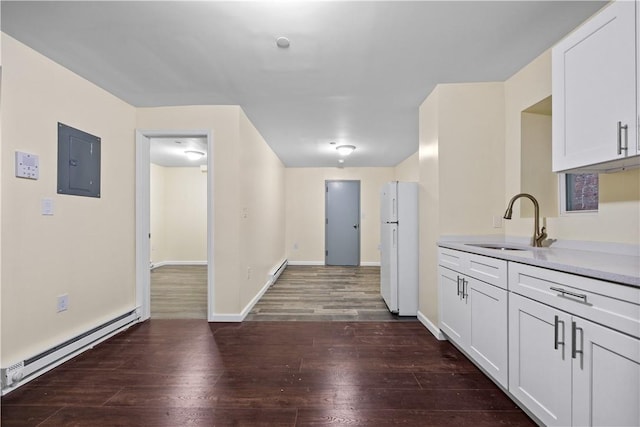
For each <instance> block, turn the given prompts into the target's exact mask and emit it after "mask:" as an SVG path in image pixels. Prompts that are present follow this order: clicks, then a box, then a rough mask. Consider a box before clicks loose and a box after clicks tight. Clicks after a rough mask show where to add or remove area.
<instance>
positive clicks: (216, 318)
mask: <svg viewBox="0 0 640 427" xmlns="http://www.w3.org/2000/svg"><path fill="white" fill-rule="evenodd" d="M271 284H272V280H271V279H269V280H267V283H265V284H264V286H263V287H262V288H261V289H260V290H259V291H258V293H257V294H256V295H255V296H254V297H253V298H252V299H251V301H249V303H248V304H247V305H246V306H245V307H244V309H243V310H242V311H241V312H240V314H214V315H213V316H212V317H211V318H209V322H242V321H243V320H244V318H245V317H247V315H248V314H249V312H251V309H253V306H254V305H256V304H257V302H258V301H260V298H262V295H264V293H265V292H267V290H268V289H269V286H271Z"/></svg>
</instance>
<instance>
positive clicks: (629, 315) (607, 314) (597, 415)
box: [438, 248, 640, 427]
mask: <svg viewBox="0 0 640 427" xmlns="http://www.w3.org/2000/svg"><path fill="white" fill-rule="evenodd" d="M438 262H439V267H438V269H439V270H438V276H439V278H438V282H439V296H440V329H441V331H442V332H443V333H444V334H445V335H446V336H447V337H448V338H449V339H450V340H451V341H452V342H454V343H455V344H456V345H457V346H458V347H459V348H460V349H462V350H463V351H464V353H465V354H466V355H467V356H468V357H469V358H470V359H471V360H473V361H474V362H475V363H476V364H477V365H478V366H480V367H481V368H482V369H483V370H484V371H485V373H487V374H488V375H490V376H491V377H492V378H493V379H494V380H495V381H496V382H497V383H499V384H501V385H502V386H503V387H504V388H505V389H507V390H508V393H509V394H510V395H511V396H512V397H513V398H514V399H515V400H517V401H518V402H519V403H520V404H521V405H522V406H523V407H524V408H526V410H527V411H528V413H530V414H532V415H533V416H535V417H536V418H537V419H538V421H539V422H541V423H543V424H544V425H546V426H603V427H604V426H607V427H612V426H616V427H621V426H633V427H638V426H640V288H638V287H633V286H624V285H620V284H616V283H610V282H605V281H602V280H598V279H594V278H587V277H582V276H578V275H575V274H570V273H565V272H559V271H554V270H549V269H545V268H540V267H535V266H531V265H526V264H521V263H517V262H513V261H509V262H508V263H507V261H505V260H503V259H498V258H493V257H486V256H482V255H476V254H471V253H467V252H463V251H457V250H452V249H447V248H440V249H439V260H438ZM587 319H589V320H587ZM507 368H508V369H507Z"/></svg>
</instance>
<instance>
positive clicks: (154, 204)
mask: <svg viewBox="0 0 640 427" xmlns="http://www.w3.org/2000/svg"><path fill="white" fill-rule="evenodd" d="M164 170H165V168H164V167H162V166H158V165H155V164H153V163H151V165H150V168H149V211H150V213H151V215H150V221H149V230H150V232H151V239H150V246H151V248H150V249H151V252H150V258H151V259H150V260H149V261H151V262H152V263H158V262H162V261H166V260H168V259H169V257H168V255H167V250H166V242H167V238H166V236H165V229H166V227H165V218H164V217H165V215H164V207H165V205H166V202H165V195H164V193H165V184H164V181H165V176H164Z"/></svg>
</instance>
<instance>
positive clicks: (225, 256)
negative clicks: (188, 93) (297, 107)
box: [137, 106, 284, 315]
mask: <svg viewBox="0 0 640 427" xmlns="http://www.w3.org/2000/svg"><path fill="white" fill-rule="evenodd" d="M137 127H138V128H140V129H146V130H153V129H161V130H189V129H197V130H207V129H212V132H213V153H212V154H210V155H212V156H213V167H212V169H213V170H210V171H209V173H208V174H207V176H208V179H210V180H212V182H211V183H212V185H213V200H214V202H213V220H214V226H213V251H214V254H213V258H214V266H213V270H214V271H213V273H214V291H213V295H212V298H213V301H214V312H215V313H216V315H226V314H228V315H238V314H239V313H241V312H242V310H243V309H244V308H245V307H246V305H247V303H248V302H249V301H250V300H251V298H253V297H254V296H255V295H256V293H257V292H254V290H255V289H257V288H260V287H262V286H263V285H264V284H265V283H266V280H267V277H266V273H267V271H268V270H269V269H270V268H271V267H273V266H275V265H276V264H277V263H278V262H279V261H280V260H282V259H283V258H284V245H283V238H282V237H279V238H277V236H284V215H283V210H284V193H283V191H282V188H284V166H283V165H282V163H281V162H280V160H279V159H278V158H277V157H276V156H275V154H274V153H273V151H272V150H271V149H270V148H269V147H268V146H267V145H266V143H265V142H264V140H263V139H262V137H261V136H260V135H259V134H258V133H257V131H256V130H255V128H254V127H253V126H252V125H251V124H250V122H249V121H248V119H247V118H246V116H245V115H244V113H243V112H242V110H241V108H240V107H238V106H186V107H159V108H140V109H138V110H137ZM253 185H255V186H259V190H258V189H257V188H258V187H256V189H252V188H253V187H252V186H253ZM258 193H259V194H258ZM267 198H270V200H269V201H268V202H266V203H262V204H261V205H259V204H258V203H259V202H256V200H259V201H264V200H265V199H267ZM254 203H255V204H254ZM245 216H246V217H245ZM264 236H269V237H264ZM273 236H276V237H275V238H271V237H273ZM267 239H269V240H267ZM248 241H252V242H254V243H255V244H256V245H257V246H260V249H255V250H256V252H255V253H254V252H251V251H253V250H254V248H252V247H251V245H250V244H249V243H247V242H248ZM256 242H259V243H256ZM263 245H264V246H263ZM256 254H260V255H256ZM257 256H261V257H260V258H259V259H258V258H256V257H257ZM266 266H268V267H266Z"/></svg>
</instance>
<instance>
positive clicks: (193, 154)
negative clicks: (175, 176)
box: [184, 150, 204, 160]
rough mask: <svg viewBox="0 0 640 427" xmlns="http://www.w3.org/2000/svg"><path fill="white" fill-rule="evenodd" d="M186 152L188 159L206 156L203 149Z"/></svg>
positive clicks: (198, 158)
mask: <svg viewBox="0 0 640 427" xmlns="http://www.w3.org/2000/svg"><path fill="white" fill-rule="evenodd" d="M184 154H186V155H187V159H189V160H200V159H201V158H202V157H203V156H204V153H203V152H202V151H196V150H186V151H185V152H184Z"/></svg>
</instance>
